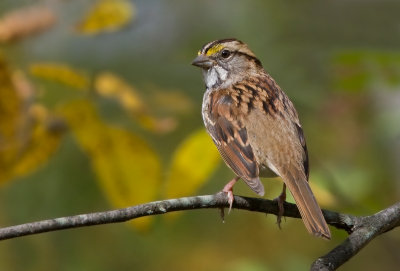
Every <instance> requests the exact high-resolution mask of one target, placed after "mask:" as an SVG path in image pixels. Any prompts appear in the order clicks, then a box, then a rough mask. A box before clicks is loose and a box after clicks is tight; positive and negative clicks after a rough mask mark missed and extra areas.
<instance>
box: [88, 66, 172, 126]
mask: <svg viewBox="0 0 400 271" xmlns="http://www.w3.org/2000/svg"><path fill="white" fill-rule="evenodd" d="M95 89H96V91H97V93H99V94H100V95H102V96H104V97H107V98H113V99H116V100H117V101H118V102H119V103H120V105H121V106H122V107H123V108H124V109H125V110H126V111H127V112H129V114H130V116H132V117H133V118H134V119H135V120H136V121H137V122H138V123H139V124H140V125H141V126H142V127H143V128H145V129H147V130H149V131H152V132H157V133H166V132H170V131H172V130H173V129H175V128H176V126H177V123H176V121H175V119H173V118H170V117H164V118H156V117H154V116H153V115H152V114H150V112H149V110H148V105H146V103H145V102H144V101H143V99H142V98H141V97H140V95H139V92H138V91H137V90H136V89H135V87H133V86H132V85H129V84H128V83H127V82H125V81H124V80H123V79H121V78H120V77H118V76H116V75H114V74H112V73H108V72H104V73H101V74H99V75H98V76H97V77H96V79H95Z"/></svg>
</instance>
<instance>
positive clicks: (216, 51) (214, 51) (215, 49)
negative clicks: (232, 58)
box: [206, 44, 224, 56]
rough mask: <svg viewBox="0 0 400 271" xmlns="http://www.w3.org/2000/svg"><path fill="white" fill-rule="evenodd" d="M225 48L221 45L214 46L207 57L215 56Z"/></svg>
mask: <svg viewBox="0 0 400 271" xmlns="http://www.w3.org/2000/svg"><path fill="white" fill-rule="evenodd" d="M223 48H224V46H223V45H221V44H217V45H214V46H213V47H211V48H210V49H208V51H207V53H206V55H207V56H211V55H214V54H216V53H218V52H219V51H221V50H222V49H223Z"/></svg>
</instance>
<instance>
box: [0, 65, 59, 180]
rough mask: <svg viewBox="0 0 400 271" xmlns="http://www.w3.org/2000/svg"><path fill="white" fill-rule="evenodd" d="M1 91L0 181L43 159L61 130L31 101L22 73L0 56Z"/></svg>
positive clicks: (24, 171) (25, 171) (29, 169)
mask: <svg viewBox="0 0 400 271" xmlns="http://www.w3.org/2000/svg"><path fill="white" fill-rule="evenodd" d="M21 80H22V81H21ZM0 94H1V99H0V172H1V173H0V183H4V182H6V181H9V180H12V179H13V178H15V177H20V176H23V175H26V174H29V173H31V172H32V171H33V170H35V169H37V168H38V167H39V166H40V165H42V164H43V163H44V162H46V161H47V160H48V159H49V157H50V156H51V155H52V154H53V153H54V152H55V151H56V150H57V147H58V146H59V144H60V141H61V137H62V133H61V131H60V130H59V129H54V128H55V127H54V126H53V125H52V124H54V122H55V121H56V120H55V119H54V118H53V117H51V116H50V114H49V113H48V112H47V110H46V109H45V108H44V107H43V106H41V105H31V104H30V98H31V97H32V95H33V89H32V86H31V85H30V83H29V82H28V81H27V79H26V78H25V77H24V75H23V74H22V73H20V72H18V73H12V72H11V71H10V70H9V69H8V67H7V64H6V63H5V62H4V61H3V60H2V59H1V58H0ZM38 108H40V110H39V111H41V114H40V116H39V115H38V114H36V113H37V112H38V110H36V109H38ZM35 112H36V113H35Z"/></svg>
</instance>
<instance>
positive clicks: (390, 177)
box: [0, 0, 400, 271]
mask: <svg viewBox="0 0 400 271" xmlns="http://www.w3.org/2000/svg"><path fill="white" fill-rule="evenodd" d="M116 2H119V4H121V3H122V2H124V3H122V4H124V5H125V6H124V5H122V6H120V7H122V11H121V10H119V11H118V9H116V11H114V12H115V14H116V17H117V19H115V18H114V19H112V18H111V17H112V16H111V15H110V16H108V15H107V12H105V14H106V15H107V16H103V17H102V16H97V17H96V12H95V11H94V14H95V15H93V13H92V14H91V13H90V11H91V10H92V11H93V10H94V9H95V7H96V5H98V4H99V2H98V1H84V0H68V1H67V0H53V1H52V0H47V1H28V0H25V1H22V0H18V1H17V0H2V1H1V2H0V16H2V17H1V18H2V19H0V42H1V45H0V46H1V47H0V59H1V61H2V62H3V63H2V64H1V65H2V67H1V72H2V74H3V75H2V80H3V81H2V84H3V86H6V85H7V84H9V85H10V87H9V88H8V89H14V88H15V89H17V92H18V91H19V92H18V93H19V94H18V95H19V96H18V97H19V98H18V99H20V101H19V103H20V104H23V106H22V105H21V106H20V107H18V108H19V109H18V112H17V110H14V111H15V112H12V111H13V110H12V108H14V107H12V106H11V107H10V108H11V109H10V108H9V109H8V111H7V112H12V114H14V115H15V116H17V114H19V115H18V116H17V117H15V119H16V120H20V119H21V118H22V119H24V120H25V119H28V121H31V122H32V123H33V124H32V123H30V122H29V123H28V124H26V123H27V121H25V122H24V123H23V124H21V123H20V122H21V121H20V122H19V124H18V127H20V128H21V127H23V128H24V129H22V128H21V129H17V130H18V133H17V132H15V131H17V130H16V129H14V128H15V125H14V124H13V123H11V120H13V119H12V118H8V117H7V119H6V118H5V117H4V116H5V115H3V118H1V117H0V120H1V121H2V122H3V124H4V125H3V126H4V127H5V128H4V130H1V131H2V134H1V137H0V155H3V156H4V157H6V155H5V153H7V151H8V149H10V148H12V147H10V146H14V145H13V144H17V143H15V142H19V140H21V138H25V137H26V138H28V139H30V140H28V141H29V142H31V143H32V142H33V143H32V144H33V145H32V146H33V147H32V146H31V145H29V144H30V143H29V144H28V145H29V146H31V147H32V148H31V149H29V148H28V150H27V149H26V148H25V149H24V148H19V147H15V148H16V151H15V152H16V153H18V155H14V156H15V157H17V158H15V159H14V160H13V161H14V162H13V163H14V164H12V163H11V164H12V166H11V164H10V163H8V164H7V163H6V162H7V161H8V160H7V159H6V158H4V157H3V160H1V159H0V160H1V162H3V165H1V166H0V169H1V172H0V180H1V182H2V186H1V188H0V223H1V226H10V225H16V224H21V223H25V222H30V221H36V220H41V219H47V218H53V217H61V216H67V215H74V214H79V213H88V212H94V211H102V210H108V209H112V208H115V207H117V206H118V207H122V206H128V205H130V204H128V203H130V202H137V201H138V202H145V201H150V200H144V199H147V198H149V199H151V200H160V199H165V198H170V197H173V196H182V195H187V196H190V195H196V194H212V193H215V192H216V191H218V190H219V189H221V188H222V187H223V185H224V184H225V183H226V182H227V181H228V180H230V179H231V178H232V177H233V174H232V173H231V172H230V170H229V169H227V168H226V167H225V165H223V163H218V164H217V163H215V162H212V163H210V164H207V161H208V162H210V161H214V160H212V159H215V158H214V157H215V153H214V152H213V151H212V150H213V149H212V150H209V154H208V153H207V157H210V159H208V158H207V159H204V155H202V151H206V150H208V149H207V147H205V146H203V144H208V143H203V141H204V140H203V137H201V136H197V137H196V135H197V133H201V132H197V131H199V130H201V129H203V126H202V125H203V124H202V120H201V115H200V109H201V102H202V95H203V92H204V84H203V82H202V77H201V72H200V71H199V70H198V69H196V68H194V67H191V66H190V62H191V60H192V59H193V58H194V57H195V56H196V53H197V51H198V50H199V49H200V48H201V46H202V45H203V44H205V43H206V42H209V41H211V40H214V39H220V38H228V37H236V38H238V39H241V40H242V41H244V42H246V43H247V44H249V46H250V48H251V49H252V50H253V51H254V52H255V54H256V55H257V56H258V57H259V58H260V60H261V61H262V63H263V65H264V67H265V69H266V70H267V71H268V72H269V73H270V74H271V75H272V76H273V77H274V78H275V80H276V81H277V82H278V84H279V85H280V86H281V87H282V88H283V89H284V90H285V92H286V93H287V94H288V96H289V97H290V98H291V99H292V101H293V102H294V104H295V106H296V108H297V110H298V112H299V115H300V119H301V121H302V124H303V127H304V131H305V135H306V138H307V143H308V149H309V152H310V164H311V177H310V181H311V182H312V184H313V188H314V191H315V194H316V197H317V198H318V200H319V202H320V203H321V206H322V207H323V208H327V209H331V210H335V211H340V212H347V213H351V214H355V215H367V214H372V213H375V212H377V211H378V210H381V209H383V208H386V207H388V206H389V205H391V204H393V203H395V202H396V201H398V200H399V198H400V182H399V181H400V125H399V124H400V49H399V48H400V17H399V11H400V2H398V1H386V0H371V1H356V0H352V1H343V0H335V1H334V0H331V1H301V2H300V1H297V2H294V1H272V0H270V1H261V0H260V1H256V0H250V1H229V0H225V1H211V0H208V1H183V0H181V1H178V0H175V1H174V0H169V1H161V0H154V1H145V0H142V1H139V0H135V1H122V2H121V1H116ZM32 6H38V7H40V8H43V9H45V10H47V11H46V12H47V13H46V12H45V13H43V14H44V15H43V14H42V15H40V14H41V13H40V12H43V10H39V11H38V13H37V14H39V16H37V15H35V14H34V15H32V14H31V13H24V10H26V8H27V7H32ZM127 8H128V10H129V9H130V11H131V12H125V11H123V10H124V9H125V10H126V9H127ZM10 12H17V15H12V14H11V15H10ZM18 12H20V14H19V15H18ZM48 12H50V14H51V15H50V17H49V18H50V19H49V20H47V21H46V18H47V17H46V16H49V14H48ZM97 13H101V12H99V11H97ZM27 14H28V15H27ZM111 14H114V13H112V12H111ZM7 16H8V17H7ZM13 16H14V17H13ZM18 16H19V17H18ZM29 16H31V17H30V18H31V19H32V18H33V17H34V16H36V17H35V18H33V19H32V21H31V22H30V23H29V24H28V25H25V26H22V27H21V26H20V24H22V25H23V23H21V22H23V21H29ZM123 16H126V19H125V20H121V21H120V22H118V20H119V19H118V18H122V17H123ZM5 18H6V19H7V20H6V19H5ZM40 18H42V19H43V18H44V19H43V20H44V23H43V26H42V27H41V29H39V28H40V27H38V29H35V27H34V26H35V23H37V21H40V20H41V19H40ZM110 18H111V19H110ZM107 20H110V22H108V21H107ZM13 27H14V29H13ZM24 27H25V28H24ZM4 29H5V30H4ZM21 29H22V30H21ZM93 29H94V30H93ZM39 30H41V31H39ZM2 31H3V32H2ZM4 31H6V32H7V31H11V32H12V31H14V32H15V33H16V34H15V33H14V32H13V33H14V34H15V35H14V36H11V38H10V36H5V35H4ZM18 31H19V32H18ZM2 34H3V36H2ZM48 63H53V64H54V63H57V64H58V65H62V67H61V68H60V66H56V67H55V66H49V64H48ZM104 73H107V74H108V75H109V77H106V76H104V77H101V75H104ZM107 74H106V75H107ZM18 76H19V77H18ZM21 76H22V77H21ZM9 77H10V78H12V79H9ZM15 78H17V79H15ZM18 78H19V79H18ZM21 78H23V79H21ZM104 78H106V79H104ZM101 79H104V82H105V84H106V85H107V84H110V85H112V86H111V90H109V91H108V92H107V90H108V89H107V87H105V90H104V91H102V90H101V89H103V88H102V87H101V86H102V85H101V83H99V82H100V81H99V80H101ZM18 80H19V81H18ZM21 80H22V83H24V84H25V85H24V84H22V87H21V83H20V84H18V82H21ZM85 80H86V81H85ZM115 81H117V83H115ZM5 82H6V83H5ZM73 82H75V83H73ZM110 82H111V83H110ZM5 88H6V87H3V88H1V89H0V100H1V101H0V107H1V105H3V107H7V104H9V102H12V101H14V100H16V99H17V98H16V97H14V98H10V92H7V91H5V90H4V89H5ZM121 89H123V91H121ZM24 90H25V92H24ZM21 93H22V94H21ZM24 93H25V96H24ZM26 93H28V94H26ZM6 94H7V95H6ZM13 99H14V100H13ZM77 101H78V102H77ZM16 103H17V102H16ZM88 108H89V109H88ZM3 111H4V110H3ZM3 111H1V112H3ZM4 112H5V111H4ZM65 112H67V113H65ZM93 112H95V113H93ZM10 114H11V113H10ZM29 114H31V115H29ZM27 116H29V117H27ZM32 119H33V120H32ZM81 119H85V120H81ZM8 122H10V124H8ZM92 123H95V124H96V125H92ZM5 124H7V125H8V126H7V125H5ZM1 125H2V124H0V126H1ZM10 125H11V126H10ZM24 125H25V126H24ZM9 127H14V128H9ZM32 127H34V128H32ZM35 127H36V128H37V127H39V128H38V129H36V128H35ZM43 127H44V128H43ZM88 127H89V128H88ZM105 127H106V128H105ZM111 127H112V128H111ZM0 128H1V127H0ZM10 129H11V130H12V129H14V130H12V131H14V132H13V133H11V132H10V133H8V131H10ZM85 129H86V130H85ZM115 129H117V130H118V132H117V131H116V130H115ZM103 130H107V131H108V136H105V135H104V134H105V132H104V133H103V132H102V131H103ZM32 131H33V132H32ZM35 131H39V132H37V133H38V136H37V138H39V139H37V138H36V137H35V136H33V135H35V134H34V132H35ZM121 131H123V132H121ZM6 134H8V137H7V136H6ZM200 137H201V139H199V138H200ZM121 138H122V139H123V140H120V139H121ZM191 138H192V140H191ZM193 138H194V139H193ZM50 139H51V140H52V141H51V142H53V143H51V144H50V143H49V142H50ZM115 139H117V140H115ZM125 139H126V142H130V143H126V144H127V145H129V147H127V148H126V150H127V151H126V152H124V153H122V152H119V151H115V152H114V149H118V150H120V149H125V148H124V145H123V144H125V143H118V141H123V142H125ZM35 140H37V141H35ZM41 140H42V141H41ZM201 140H203V141H201ZM206 140H207V142H208V140H209V139H208V138H206ZM115 141H117V142H115ZM35 142H41V143H40V144H36V143H35ZM54 142H55V143H54ZM185 142H186V143H187V144H186V143H185ZM209 142H211V140H209ZM35 144H36V145H35ZM185 144H186V145H185ZM188 144H189V145H190V144H192V145H195V147H187V146H188ZM196 144H197V145H196ZM210 144H211V143H210ZM17 145H18V144H17ZM22 145H23V144H22ZM53 145H54V147H53ZM18 146H20V145H18ZM45 146H47V147H45ZM139 146H144V147H143V148H142V149H143V151H137V152H136V153H135V150H140V147H139ZM185 146H186V147H185ZM196 146H197V147H196ZM207 146H211V147H212V144H211V145H207ZM34 148H36V152H35V156H33V155H32V152H33V149H34ZM212 148H213V147H212ZM192 149H193V156H194V157H191V156H192V155H191V150H192ZM199 149H200V150H201V151H199ZM179 150H181V151H179ZM188 150H189V151H188ZM22 152H23V153H24V154H25V156H26V157H29V158H31V160H30V161H33V162H32V163H33V165H32V166H31V168H30V169H29V170H26V168H24V167H22V169H20V170H19V171H18V170H16V171H15V172H14V173H12V174H11V173H10V174H9V175H7V176H6V174H5V172H7V171H9V168H11V167H15V165H18V163H19V160H18V159H19V158H20V157H23V155H20V154H21V153H22ZM132 153H133V154H132ZM108 155H109V157H111V158H107V156H108ZM113 155H115V156H118V159H121V160H122V161H123V162H120V163H119V162H116V163H115V165H110V160H107V159H114V156H113ZM130 155H132V157H131V156H130ZM140 157H143V161H145V162H143V161H141V160H142V159H141V158H140ZM202 158H203V159H202ZM118 159H116V161H119V160H118ZM131 159H132V160H131ZM218 159H219V158H218ZM181 160H184V161H190V164H191V168H189V167H188V165H185V167H184V169H185V170H184V172H181V171H182V168H180V166H179V165H181V164H182V163H180V162H179V161H181ZM5 161H6V162H5ZM35 161H37V163H36V162H35ZM142 163H143V164H142ZM144 163H148V164H146V165H145V164H144ZM121 164H123V165H125V166H126V167H125V168H123V169H115V168H116V167H119V166H121ZM130 164H132V168H131V167H130ZM149 165H156V168H155V169H154V170H153V168H154V166H153V167H150V166H149ZM146 166H147V168H146ZM121 167H122V166H121ZM181 167H182V166H181ZM143 168H145V170H144V169H143ZM135 170H137V171H138V173H137V174H136V171H135ZM180 170H181V171H180ZM139 171H140V173H139ZM10 172H11V171H10ZM116 172H117V173H116ZM171 172H175V173H171ZM114 173H115V174H120V175H119V177H118V178H115V179H118V180H119V181H121V182H123V181H126V180H128V181H129V182H128V184H126V183H125V184H123V185H128V186H129V183H132V187H131V188H129V189H127V191H133V192H132V193H133V194H132V195H131V194H129V193H127V195H125V197H126V198H127V200H126V201H125V199H124V200H120V197H119V196H120V195H119V194H118V193H121V191H120V192H118V191H119V190H122V189H121V186H120V184H118V183H114V182H113V179H114V175H113V174H114ZM196 174H197V175H196ZM1 175H3V176H1ZM147 175H149V176H151V177H148V176H147ZM121 176H125V177H121ZM171 176H172V177H171ZM147 177H148V178H149V179H147ZM264 184H265V187H266V191H267V192H266V197H267V198H275V197H276V196H277V195H278V194H279V191H280V188H281V182H280V181H279V180H278V179H273V180H265V181H264ZM181 186H182V187H185V188H184V189H183V188H182V190H180V189H181ZM113 189H114V190H113ZM118 189H119V190H118ZM178 190H179V191H178ZM110 191H111V192H110ZM113 191H114V192H115V191H117V192H115V193H114V192H113ZM149 191H150V192H149ZM165 191H167V192H165ZM174 192H176V195H175V194H174ZM235 193H236V194H241V195H248V196H255V195H254V194H253V193H251V191H250V190H249V189H248V188H247V187H246V186H245V185H244V184H242V183H238V185H237V186H235ZM142 196H143V200H142V201H141V200H140V199H141V197H142ZM130 198H133V199H132V201H130ZM139 198H140V199H139ZM138 202H137V203H138ZM165 217H166V216H163V217H157V218H156V219H154V220H152V221H147V222H145V223H142V224H140V222H139V226H138V225H131V224H129V223H125V224H115V225H102V226H96V227H89V228H82V229H74V230H67V231H59V232H53V233H45V234H40V235H34V236H29V237H22V238H17V239H13V240H8V241H2V242H0V270H188V269H190V270H232V271H258V270H307V269H309V266H310V264H311V263H312V262H313V261H314V260H315V259H316V258H317V257H318V256H321V255H322V254H324V253H326V252H328V251H329V250H330V249H332V248H333V247H334V246H335V245H337V244H339V243H340V242H341V241H343V240H344V239H345V238H346V234H345V233H344V232H342V231H338V230H335V229H333V228H331V229H332V235H333V238H332V241H330V242H327V241H324V240H319V239H316V238H313V237H312V236H310V235H309V234H308V233H307V232H306V230H305V228H304V226H303V224H302V222H301V220H298V219H296V220H295V219H290V218H288V219H287V220H286V221H285V222H284V223H283V225H282V226H283V229H282V230H279V229H278V227H277V225H276V224H275V221H276V218H275V217H274V216H267V217H266V216H265V215H262V214H258V213H249V212H243V211H236V210H234V211H233V212H232V213H231V214H230V215H229V216H227V217H226V221H225V223H222V221H221V219H220V217H219V211H218V210H196V211H188V212H184V213H183V214H181V215H180V216H179V217H176V216H175V217H173V216H168V219H165ZM399 245H400V233H399V231H398V230H394V231H392V232H389V233H387V234H385V235H383V236H380V237H379V238H377V239H376V240H374V241H373V242H372V243H371V244H369V245H368V246H367V247H366V248H364V249H363V250H362V251H361V252H360V253H359V255H357V256H356V257H354V258H353V259H351V260H350V261H349V262H348V263H346V264H345V265H344V266H343V267H342V269H341V270H378V269H379V270H397V268H398V266H399V265H400V257H399V253H398V248H399Z"/></svg>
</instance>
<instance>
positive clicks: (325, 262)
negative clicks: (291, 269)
mask: <svg viewBox="0 0 400 271" xmlns="http://www.w3.org/2000/svg"><path fill="white" fill-rule="evenodd" d="M353 219H354V221H353V222H354V225H353V227H352V230H351V231H350V235H349V237H347V239H346V240H345V241H344V242H342V243H341V244H340V245H338V246H337V247H335V248H334V249H333V250H331V251H330V252H329V253H327V254H326V255H324V256H322V257H320V258H318V259H317V260H316V261H315V262H314V263H313V264H312V266H311V270H312V271H316V270H323V271H330V270H336V269H337V268H338V267H339V266H341V265H342V264H344V263H345V262H346V261H348V260H349V259H350V258H352V257H353V256H354V255H356V254H357V253H358V252H359V251H360V250H361V249H362V248H363V247H365V246H366V245H367V244H368V243H369V242H370V241H371V240H372V239H374V238H375V237H377V236H378V235H380V234H382V233H385V232H387V231H390V230H392V229H393V228H395V227H399V226H400V202H398V203H396V204H394V205H392V206H390V207H389V208H387V209H385V210H382V211H380V212H379V213H376V214H374V215H372V216H366V217H353Z"/></svg>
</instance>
